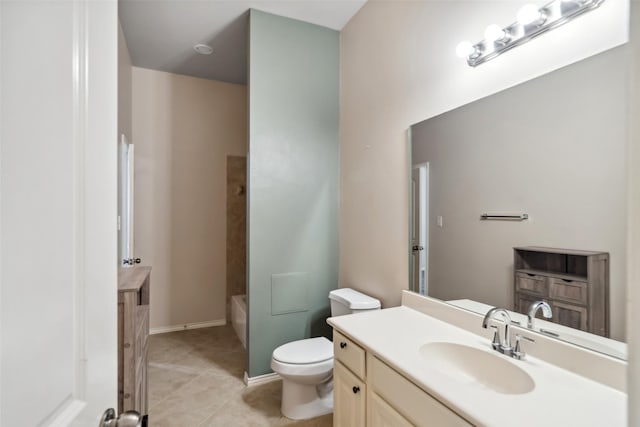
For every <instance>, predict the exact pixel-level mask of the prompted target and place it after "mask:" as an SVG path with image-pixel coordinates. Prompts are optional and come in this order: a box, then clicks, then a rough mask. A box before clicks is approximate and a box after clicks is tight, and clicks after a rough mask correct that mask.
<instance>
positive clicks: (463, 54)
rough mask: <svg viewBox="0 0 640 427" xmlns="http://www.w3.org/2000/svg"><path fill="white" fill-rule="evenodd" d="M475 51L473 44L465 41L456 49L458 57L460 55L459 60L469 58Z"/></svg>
mask: <svg viewBox="0 0 640 427" xmlns="http://www.w3.org/2000/svg"><path fill="white" fill-rule="evenodd" d="M475 50H476V49H475V48H474V47H473V45H472V44H471V42H469V41H467V40H465V41H463V42H460V43H459V44H458V47H456V55H458V57H459V58H468V57H469V55H471V54H472V53H473V52H474V51H475Z"/></svg>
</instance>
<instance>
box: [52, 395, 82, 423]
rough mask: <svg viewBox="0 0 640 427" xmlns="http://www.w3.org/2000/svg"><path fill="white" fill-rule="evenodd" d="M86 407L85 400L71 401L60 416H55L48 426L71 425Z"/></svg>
mask: <svg viewBox="0 0 640 427" xmlns="http://www.w3.org/2000/svg"><path fill="white" fill-rule="evenodd" d="M86 406H87V402H85V401H83V400H77V399H75V400H71V401H70V402H69V403H68V405H66V406H65V407H64V409H62V410H61V411H60V413H59V414H56V415H55V418H53V420H51V422H50V424H48V425H49V427H65V426H68V425H70V424H71V423H72V422H73V421H75V420H76V418H77V417H78V415H79V414H80V413H81V412H82V410H83V409H84V408H85V407H86Z"/></svg>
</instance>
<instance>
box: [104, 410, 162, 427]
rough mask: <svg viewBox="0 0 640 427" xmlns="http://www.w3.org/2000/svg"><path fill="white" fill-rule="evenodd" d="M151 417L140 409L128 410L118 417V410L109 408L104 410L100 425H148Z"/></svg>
mask: <svg viewBox="0 0 640 427" xmlns="http://www.w3.org/2000/svg"><path fill="white" fill-rule="evenodd" d="M148 422H149V417H148V416H147V415H144V416H143V415H140V413H139V412H138V411H126V412H123V413H122V414H120V415H119V416H118V417H116V411H115V410H114V409H113V408H109V409H107V410H106V411H104V414H102V418H101V419H100V424H98V427H147V424H148Z"/></svg>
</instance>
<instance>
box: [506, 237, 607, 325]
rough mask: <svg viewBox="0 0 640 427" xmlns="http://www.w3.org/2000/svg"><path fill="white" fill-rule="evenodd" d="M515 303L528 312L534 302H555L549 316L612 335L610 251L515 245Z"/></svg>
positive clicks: (521, 310) (518, 307)
mask: <svg viewBox="0 0 640 427" xmlns="http://www.w3.org/2000/svg"><path fill="white" fill-rule="evenodd" d="M513 251H514V253H513V255H514V274H515V278H514V307H515V311H517V312H519V313H524V314H526V313H527V312H528V310H529V307H530V306H531V303H533V302H536V301H539V300H545V301H547V302H548V303H549V304H550V305H551V309H552V310H553V318H552V319H549V321H552V322H554V323H559V324H561V325H564V326H569V327H571V328H575V329H580V330H582V331H587V332H591V333H592V334H597V335H601V336H604V337H608V336H609V254H608V253H606V252H593V251H580V250H569V249H555V248H540V247H534V246H526V247H519V248H513Z"/></svg>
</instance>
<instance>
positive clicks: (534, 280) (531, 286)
mask: <svg viewBox="0 0 640 427" xmlns="http://www.w3.org/2000/svg"><path fill="white" fill-rule="evenodd" d="M516 291H525V292H528V293H530V294H536V295H540V296H541V297H546V296H547V295H548V293H549V290H548V284H547V278H546V277H545V276H539V275H537V274H528V273H516Z"/></svg>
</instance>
